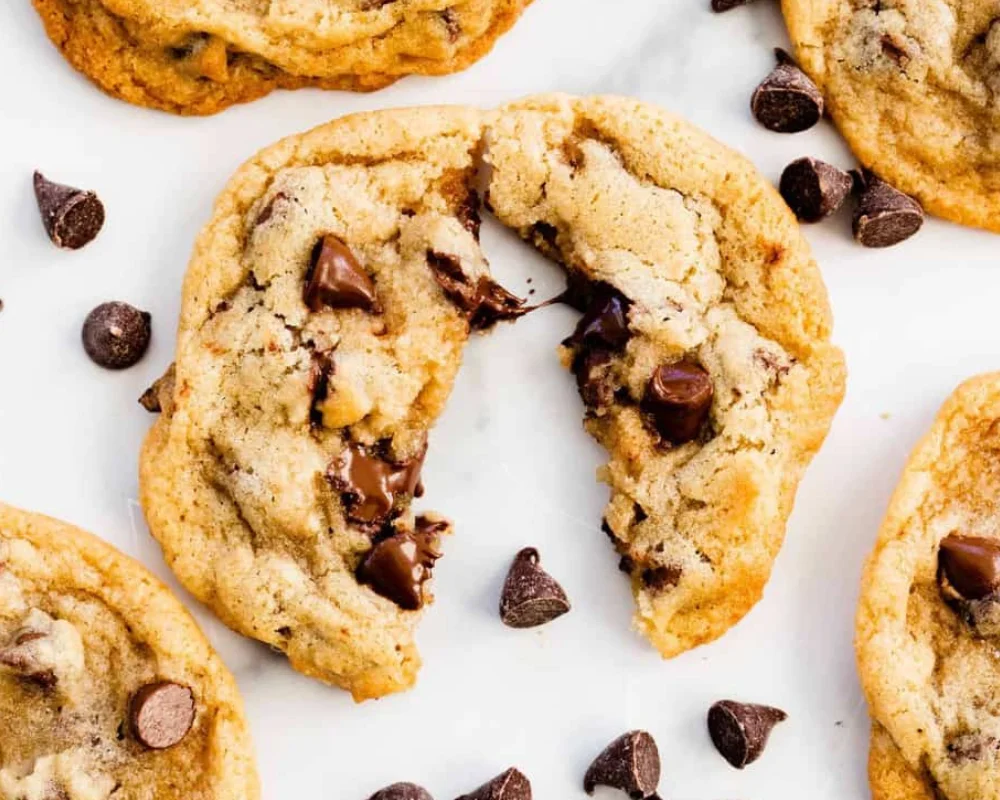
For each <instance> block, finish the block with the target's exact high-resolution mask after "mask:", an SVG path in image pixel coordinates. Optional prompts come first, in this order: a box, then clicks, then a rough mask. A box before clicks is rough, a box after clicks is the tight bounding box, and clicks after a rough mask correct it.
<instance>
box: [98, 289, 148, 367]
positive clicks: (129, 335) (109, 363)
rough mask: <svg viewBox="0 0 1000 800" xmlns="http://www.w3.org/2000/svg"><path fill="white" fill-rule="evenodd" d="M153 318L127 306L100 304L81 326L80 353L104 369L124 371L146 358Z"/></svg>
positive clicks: (121, 304) (115, 303) (126, 304)
mask: <svg viewBox="0 0 1000 800" xmlns="http://www.w3.org/2000/svg"><path fill="white" fill-rule="evenodd" d="M151 322H152V317H151V316H150V315H149V314H148V313H147V312H145V311H140V310H139V309H137V308H134V307H132V306H130V305H129V304H128V303H119V302H111V303H102V304H101V305H99V306H98V307H97V308H95V309H94V310H93V311H91V312H90V314H88V315H87V319H86V320H85V321H84V323H83V349H84V350H86V351H87V355H88V356H90V359H91V361H93V362H94V363H95V364H98V365H100V366H102V367H105V368H106V369H126V368H127V367H131V366H132V365H133V364H136V363H138V361H139V360H140V359H141V358H142V357H143V356H144V355H145V354H146V350H147V349H148V348H149V339H150V336H151V335H152V325H151Z"/></svg>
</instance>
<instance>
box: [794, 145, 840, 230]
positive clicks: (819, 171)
mask: <svg viewBox="0 0 1000 800" xmlns="http://www.w3.org/2000/svg"><path fill="white" fill-rule="evenodd" d="M853 186H854V180H853V179H852V178H851V175H850V173H848V172H846V171H845V170H842V169H840V168H839V167H835V166H833V165H832V164H827V163H826V162H825V161H820V160H819V159H817V158H800V159H798V160H796V161H793V162H792V163H791V164H789V165H788V166H787V167H785V171H784V172H783V173H781V183H780V184H779V190H780V191H781V196H782V197H784V198H785V202H786V203H788V207H789V208H790V209H792V211H794V212H795V216H797V217H798V218H799V219H800V220H802V221H803V222H819V221H820V220H821V219H823V218H824V217H828V216H830V215H831V214H832V213H833V212H835V211H836V210H837V209H839V208H840V207H841V206H842V205H843V204H844V200H845V199H846V198H847V196H848V195H849V194H850V193H851V188H852V187H853Z"/></svg>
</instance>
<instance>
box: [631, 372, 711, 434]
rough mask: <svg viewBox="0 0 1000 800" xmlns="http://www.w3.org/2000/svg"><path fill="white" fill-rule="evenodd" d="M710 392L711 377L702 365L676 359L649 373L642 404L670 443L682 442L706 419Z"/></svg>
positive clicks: (709, 407) (696, 432) (709, 405)
mask: <svg viewBox="0 0 1000 800" xmlns="http://www.w3.org/2000/svg"><path fill="white" fill-rule="evenodd" d="M713 394H714V390H713V387H712V379H711V378H710V377H709V375H708V373H707V372H706V371H705V370H704V369H702V368H701V367H700V366H698V365H697V364H692V363H690V362H688V361H678V362H676V363H674V364H664V365H663V366H661V367H660V368H659V369H657V370H656V372H654V373H653V377H652V378H650V379H649V383H648V384H647V386H646V394H645V396H644V397H643V400H642V408H643V410H644V411H646V412H648V413H649V414H651V415H652V417H653V422H654V423H655V425H656V429H657V431H658V432H659V434H660V436H662V437H663V438H664V439H665V440H667V441H668V442H670V443H671V444H684V443H685V442H690V441H691V440H692V439H694V438H696V437H697V436H698V432H699V431H700V430H701V426H702V425H704V424H705V420H707V419H708V414H709V412H710V411H711V408H712V396H713Z"/></svg>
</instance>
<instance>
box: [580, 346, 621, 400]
mask: <svg viewBox="0 0 1000 800" xmlns="http://www.w3.org/2000/svg"><path fill="white" fill-rule="evenodd" d="M612 365H613V360H612V357H611V353H609V352H608V351H607V350H586V349H584V350H582V351H581V352H580V353H579V354H578V355H577V357H576V358H574V359H573V373H574V374H575V375H576V385H577V388H578V389H579V390H580V397H581V398H582V399H583V402H584V403H586V404H587V406H588V407H589V408H592V409H595V410H599V409H604V408H608V407H609V406H610V405H611V403H612V401H613V400H614V399H615V389H616V388H617V386H616V383H615V380H614V372H613V370H612Z"/></svg>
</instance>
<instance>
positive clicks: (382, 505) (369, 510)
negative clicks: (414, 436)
mask: <svg viewBox="0 0 1000 800" xmlns="http://www.w3.org/2000/svg"><path fill="white" fill-rule="evenodd" d="M424 452H426V451H424ZM424 452H421V453H420V455H419V456H417V457H415V458H412V459H410V460H409V461H405V462H403V463H393V462H391V461H386V460H385V459H383V458H380V457H379V456H377V455H374V454H371V453H369V452H368V451H367V450H366V449H365V448H363V447H361V446H360V445H356V444H352V445H349V446H348V447H347V448H345V450H344V452H343V453H341V454H340V456H339V457H338V458H337V459H336V460H335V461H334V462H333V463H332V464H331V465H330V468H329V469H328V470H327V479H328V480H330V482H331V483H332V484H333V486H334V487H335V488H336V489H337V490H338V491H340V492H341V494H342V496H343V499H344V505H345V506H346V508H347V517H348V519H350V520H351V521H353V522H358V523H361V524H379V523H381V522H382V521H384V520H385V519H386V518H388V517H389V516H390V515H391V513H392V510H393V506H394V504H395V502H396V499H397V498H398V497H400V496H407V495H408V496H410V497H413V496H416V495H417V494H418V493H419V486H420V471H421V469H422V468H423V465H424Z"/></svg>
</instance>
